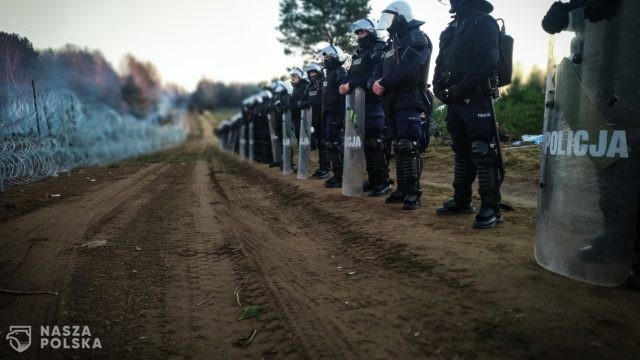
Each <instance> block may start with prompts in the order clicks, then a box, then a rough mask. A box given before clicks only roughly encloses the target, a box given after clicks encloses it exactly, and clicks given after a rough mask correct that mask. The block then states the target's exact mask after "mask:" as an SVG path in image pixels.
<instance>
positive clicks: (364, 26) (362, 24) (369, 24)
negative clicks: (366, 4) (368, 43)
mask: <svg viewBox="0 0 640 360" xmlns="http://www.w3.org/2000/svg"><path fill="white" fill-rule="evenodd" d="M360 30H364V31H367V32H369V33H370V34H373V36H377V35H378V34H377V32H376V23H375V22H374V21H373V20H369V19H360V20H358V21H356V22H354V23H353V24H351V26H350V27H349V31H350V32H352V33H357V32H358V31H360Z"/></svg>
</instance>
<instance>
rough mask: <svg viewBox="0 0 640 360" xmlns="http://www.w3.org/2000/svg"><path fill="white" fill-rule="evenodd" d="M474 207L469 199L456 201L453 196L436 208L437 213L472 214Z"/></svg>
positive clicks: (474, 210)
mask: <svg viewBox="0 0 640 360" xmlns="http://www.w3.org/2000/svg"><path fill="white" fill-rule="evenodd" d="M475 212H476V208H475V207H473V204H472V203H471V201H470V200H467V201H464V200H462V201H457V200H455V198H453V199H449V200H447V201H445V202H444V203H443V204H442V206H441V207H439V208H437V209H436V214H438V215H452V214H474V213H475Z"/></svg>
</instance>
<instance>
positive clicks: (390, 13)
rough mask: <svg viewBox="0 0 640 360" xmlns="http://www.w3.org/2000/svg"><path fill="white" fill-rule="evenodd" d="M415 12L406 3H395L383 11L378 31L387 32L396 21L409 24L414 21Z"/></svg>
mask: <svg viewBox="0 0 640 360" xmlns="http://www.w3.org/2000/svg"><path fill="white" fill-rule="evenodd" d="M413 19H414V17H413V10H411V6H410V5H409V4H408V3H407V2H406V1H394V2H392V3H391V4H389V6H387V8H386V9H384V10H382V14H381V15H380V20H379V21H378V26H377V27H376V29H377V30H387V29H389V28H390V27H391V26H392V25H393V24H394V23H395V22H396V21H404V22H409V21H411V20H413Z"/></svg>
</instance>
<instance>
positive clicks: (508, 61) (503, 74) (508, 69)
mask: <svg viewBox="0 0 640 360" xmlns="http://www.w3.org/2000/svg"><path fill="white" fill-rule="evenodd" d="M498 21H501V22H502V27H500V35H499V37H498V45H499V48H500V56H499V59H498V74H497V75H498V87H503V86H506V85H509V84H511V77H512V76H513V38H512V37H511V36H510V35H508V34H507V30H506V28H505V25H504V19H496V24H497V22H498Z"/></svg>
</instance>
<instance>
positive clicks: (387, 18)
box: [376, 12, 396, 30]
mask: <svg viewBox="0 0 640 360" xmlns="http://www.w3.org/2000/svg"><path fill="white" fill-rule="evenodd" d="M395 18H396V15H395V14H392V13H389V12H382V15H380V20H379V21H378V26H376V30H387V29H388V28H390V27H391V25H392V24H393V21H394V20H395Z"/></svg>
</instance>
